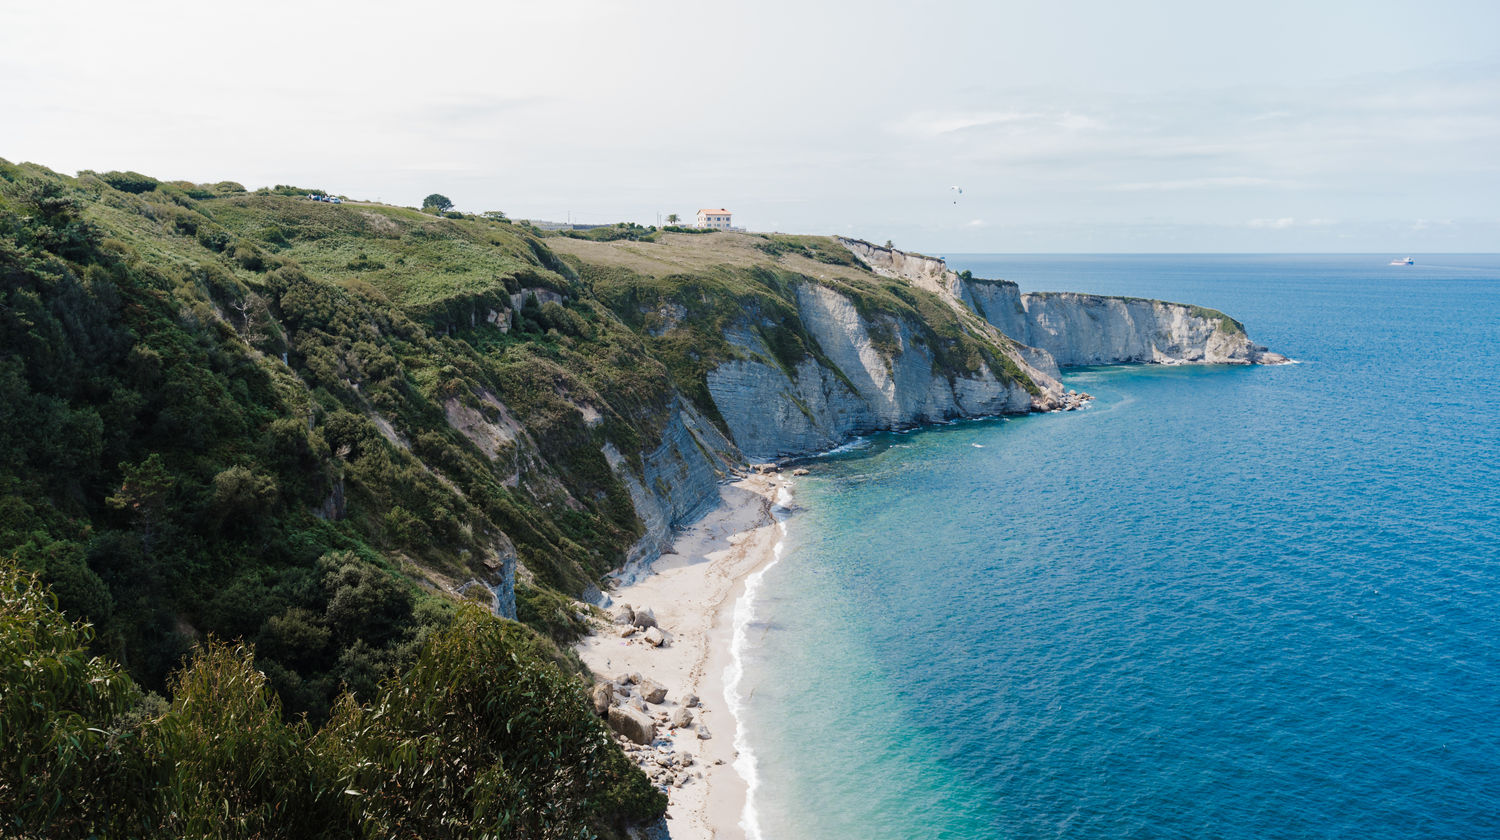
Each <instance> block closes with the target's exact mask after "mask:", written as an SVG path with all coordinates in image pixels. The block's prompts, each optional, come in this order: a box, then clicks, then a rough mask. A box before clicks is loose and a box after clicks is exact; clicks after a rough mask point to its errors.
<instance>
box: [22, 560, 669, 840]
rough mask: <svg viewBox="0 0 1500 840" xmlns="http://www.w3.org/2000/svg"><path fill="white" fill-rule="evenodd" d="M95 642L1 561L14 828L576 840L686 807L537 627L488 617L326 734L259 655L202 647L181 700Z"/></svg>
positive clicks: (182, 679) (176, 683)
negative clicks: (260, 666) (294, 706)
mask: <svg viewBox="0 0 1500 840" xmlns="http://www.w3.org/2000/svg"><path fill="white" fill-rule="evenodd" d="M91 635H92V629H91V628H90V627H89V625H87V624H83V623H74V622H70V621H69V620H68V619H67V618H66V617H64V616H63V615H62V613H60V612H59V611H58V609H57V605H56V600H55V598H53V596H52V595H51V593H50V592H48V591H47V590H46V588H45V587H43V586H42V585H41V584H40V583H39V582H38V581H37V580H36V579H35V577H34V576H32V575H28V574H26V573H24V572H22V571H21V570H20V569H19V568H18V567H17V565H16V564H15V562H14V561H12V560H9V559H3V560H0V820H3V822H0V834H4V835H6V836H10V835H11V834H19V835H21V836H46V837H59V838H70V837H79V838H82V837H95V836H109V837H167V836H170V837H215V838H220V837H222V838H240V837H243V838H250V837H258V838H259V837H320V838H361V837H364V838H375V837H391V836H421V837H434V838H441V837H453V838H457V837H494V838H518V840H519V838H565V837H587V836H591V835H592V834H594V833H595V832H601V831H602V832H605V833H614V832H615V831H616V830H618V828H619V827H620V826H621V825H622V824H623V822H624V821H634V820H641V819H648V818H651V817H654V816H656V815H658V814H660V813H661V811H662V810H663V809H664V808H665V805H666V798H665V796H664V795H663V794H662V793H661V792H660V791H657V790H656V789H655V788H653V787H651V785H650V783H649V782H648V781H647V780H646V778H645V776H644V775H643V774H641V772H640V771H639V770H638V769H637V768H635V767H634V766H632V765H630V764H629V763H628V761H627V760H626V759H625V758H624V756H623V755H622V754H621V753H620V751H619V750H618V749H616V748H614V746H613V745H612V744H611V743H610V740H609V737H608V735H607V734H606V732H605V730H604V727H603V724H602V723H601V722H600V720H599V718H598V717H596V716H595V715H594V713H593V710H592V708H591V706H590V704H589V702H588V700H587V698H586V697H585V695H584V693H583V688H582V685H581V684H580V683H579V682H578V681H577V680H575V679H573V678H571V677H569V676H567V675H565V674H564V673H563V672H562V671H561V670H559V669H558V667H557V666H556V665H555V664H554V663H553V662H552V661H550V660H549V658H548V656H547V653H546V649H545V647H544V645H543V644H542V643H541V642H540V641H539V640H538V638H537V637H536V636H535V634H534V633H532V632H531V631H529V630H527V629H526V628H524V627H522V626H521V625H519V624H515V623H513V622H506V621H503V620H501V619H497V618H494V617H493V616H491V615H489V614H488V613H486V612H484V611H483V610H481V609H479V608H477V607H473V606H465V607H463V608H461V609H460V610H459V612H458V615H457V616H456V618H455V619H454V621H453V622H452V624H451V625H449V626H448V627H447V628H446V629H445V630H443V631H441V632H440V633H437V634H435V635H433V636H432V637H430V638H429V639H428V640H427V641H426V644H425V645H424V646H423V648H422V650H421V652H420V654H419V655H418V657H417V659H416V661H415V663H414V664H413V665H412V666H411V667H410V668H409V669H407V670H406V671H404V672H402V673H399V674H396V675H393V676H392V677H390V678H388V679H387V680H386V681H385V682H384V683H382V684H381V686H380V689H379V691H378V693H377V695H376V696H375V697H374V698H373V699H372V700H371V701H370V702H369V703H368V704H363V705H362V704H360V703H359V702H358V701H356V700H355V699H354V697H353V696H352V695H350V694H347V693H346V694H344V695H343V696H342V697H341V698H340V699H339V701H338V704H337V706H336V708H335V712H334V716H333V718H332V720H330V721H329V723H328V724H327V725H326V726H324V727H323V728H322V729H321V730H317V731H315V730H314V729H313V728H312V727H311V726H310V725H309V724H308V723H307V721H306V719H300V720H296V721H292V722H287V721H286V720H285V719H283V716H282V711H281V704H280V701H279V700H278V699H277V698H276V695H275V693H274V692H272V691H271V690H270V688H269V686H268V684H267V680H266V676H265V675H264V674H262V673H261V672H259V671H257V670H255V668H254V664H253V663H254V652H253V650H252V649H251V647H250V646H249V645H247V644H243V643H240V644H226V643H222V642H216V641H209V642H208V643H206V644H204V645H200V646H199V647H198V648H196V649H195V651H194V653H193V655H192V658H191V660H190V661H189V662H188V664H187V665H186V666H185V667H184V668H183V669H182V670H181V671H179V672H178V673H177V674H176V676H175V677H174V678H173V679H172V681H171V683H170V689H171V692H172V695H173V696H172V699H171V701H170V703H167V702H165V701H163V700H162V699H161V698H159V697H157V696H155V695H151V694H145V693H143V692H141V691H140V689H139V688H137V687H136V685H135V683H134V682H133V681H132V680H131V679H130V678H129V677H128V676H126V675H125V674H123V673H122V672H121V671H120V669H119V667H118V666H116V665H114V664H113V663H110V662H108V661H106V660H105V659H103V658H100V657H92V656H89V655H88V653H87V652H86V648H87V646H88V644H89V643H90V641H91Z"/></svg>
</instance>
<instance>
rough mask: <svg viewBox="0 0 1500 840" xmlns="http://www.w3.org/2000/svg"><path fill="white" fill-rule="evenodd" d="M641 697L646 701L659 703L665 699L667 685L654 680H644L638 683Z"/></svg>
mask: <svg viewBox="0 0 1500 840" xmlns="http://www.w3.org/2000/svg"><path fill="white" fill-rule="evenodd" d="M640 690H641V698H642V699H644V700H645V701H646V702H647V703H660V702H661V701H663V700H665V699H667V687H666V686H664V685H662V684H661V683H659V682H657V681H656V680H646V681H645V682H643V683H641V685H640Z"/></svg>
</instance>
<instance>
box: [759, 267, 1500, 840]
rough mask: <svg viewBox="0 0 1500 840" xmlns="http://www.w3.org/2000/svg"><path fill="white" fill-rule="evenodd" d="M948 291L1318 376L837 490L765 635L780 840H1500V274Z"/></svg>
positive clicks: (811, 504)
mask: <svg viewBox="0 0 1500 840" xmlns="http://www.w3.org/2000/svg"><path fill="white" fill-rule="evenodd" d="M951 262H952V264H953V265H954V267H955V268H958V269H963V268H970V269H972V270H974V271H975V273H976V274H979V275H981V276H989V277H996V276H998V277H1005V278H1008V279H1013V280H1017V281H1018V282H1020V283H1021V285H1022V288H1023V289H1074V290H1080V291H1097V292H1104V293H1117V294H1132V295H1141V296H1148V297H1161V298H1167V299H1173V300H1182V301H1187V302H1192V303H1199V304H1203V305H1207V306H1215V307H1218V308H1221V309H1223V310H1225V311H1226V312H1229V313H1230V314H1232V315H1234V316H1236V317H1237V318H1239V319H1240V320H1242V321H1244V322H1245V323H1246V325H1247V326H1248V328H1249V331H1250V334H1251V335H1252V336H1253V337H1254V338H1255V339H1256V340H1258V341H1260V342H1261V343H1265V344H1268V345H1269V346H1270V347H1271V348H1272V349H1275V350H1277V351H1280V352H1283V353H1286V354H1287V355H1289V356H1291V357H1293V358H1295V359H1297V360H1299V361H1300V362H1302V364H1298V365H1290V366H1284V367H1275V368H1213V369H1210V368H1158V367H1135V368H1110V369H1104V368H1095V369H1081V370H1075V371H1071V372H1069V373H1068V375H1067V376H1066V379H1067V381H1068V384H1069V385H1070V386H1072V387H1075V388H1079V389H1081V390H1085V391H1088V392H1090V393H1092V394H1094V395H1095V396H1096V397H1097V400H1096V403H1095V405H1094V407H1092V408H1090V409H1088V410H1086V411H1083V412H1077V413H1070V414H1060V415H1047V416H1032V417H1025V418H1014V419H1008V420H1003V421H987V422H976V423H968V424H962V425H956V426H950V427H946V428H942V429H939V430H935V431H925V432H917V433H912V434H886V435H878V436H875V437H874V438H872V439H870V440H869V441H867V442H866V443H865V444H864V445H863V446H862V447H860V448H858V449H855V450H853V451H850V452H847V453H845V454H842V455H838V456H834V457H830V458H827V459H824V460H821V461H819V462H817V463H816V464H814V465H813V468H814V475H813V476H810V477H808V478H805V479H801V480H800V483H799V485H798V501H799V502H800V503H801V504H802V505H803V506H804V507H805V510H803V511H802V512H800V513H798V514H796V515H795V516H793V517H792V519H791V520H790V522H789V533H788V536H787V540H786V546H785V551H784V554H783V559H782V562H780V563H779V564H777V565H776V566H775V567H773V568H772V569H771V570H770V571H769V572H768V573H767V574H766V576H765V578H764V581H763V585H762V586H761V588H760V591H759V595H758V598H757V601H756V604H755V616H756V620H755V621H754V622H753V623H752V624H751V626H750V628H749V630H750V632H749V642H750V644H749V647H748V651H747V653H746V662H745V669H746V670H745V680H744V683H743V685H742V688H744V689H745V690H746V691H747V693H748V694H749V699H748V702H747V704H746V710H745V722H746V726H747V733H748V744H749V745H750V746H751V747H752V748H753V750H754V752H755V755H756V759H757V763H758V768H759V775H760V786H759V788H758V790H757V792H756V797H755V805H756V809H757V812H758V815H759V821H760V824H761V826H762V829H763V835H764V836H765V837H766V838H776V839H777V840H781V839H783V838H784V839H785V840H801V839H802V838H828V839H832V840H837V838H914V837H940V838H971V837H972V838H980V837H986V838H987V837H1015V838H1033V837H1035V838H1052V837H1067V838H1123V837H1140V838H1178V837H1180V838H1247V839H1248V838H1277V837H1286V838H1343V837H1348V838H1362V840H1378V839H1379V838H1440V837H1442V838H1446V837H1452V838H1474V837H1495V836H1500V597H1497V596H1500V504H1497V503H1500V490H1497V486H1500V409H1497V399H1500V394H1497V390H1500V389H1497V386H1500V257H1496V256H1493V255H1486V256H1421V255H1418V257H1417V265H1416V266H1413V267H1411V268H1405V269H1397V268H1389V267H1387V266H1385V265H1384V263H1385V262H1386V258H1380V257H1369V256H1317V257H1304V256H1292V257H1266V256H1250V257H1235V256H1214V257H1198V256H1125V257H1041V256H1028V257H1000V256H968V257H960V258H955V259H953V260H952V261H951Z"/></svg>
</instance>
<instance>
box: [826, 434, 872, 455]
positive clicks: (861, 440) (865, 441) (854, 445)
mask: <svg viewBox="0 0 1500 840" xmlns="http://www.w3.org/2000/svg"><path fill="white" fill-rule="evenodd" d="M869 445H870V439H869V438H867V437H856V438H854V439H853V440H851V441H849V442H848V443H845V444H843V445H841V446H835V447H834V448H832V449H830V450H828V451H827V452H819V453H818V454H817V457H819V458H826V457H828V456H829V455H842V454H843V453H845V452H853V451H855V450H856V449H864V448H865V447H867V446H869Z"/></svg>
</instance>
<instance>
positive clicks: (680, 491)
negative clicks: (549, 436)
mask: <svg viewBox="0 0 1500 840" xmlns="http://www.w3.org/2000/svg"><path fill="white" fill-rule="evenodd" d="M603 452H604V457H605V459H606V460H608V461H609V465H610V468H611V469H613V470H614V472H615V475H616V476H617V477H618V478H619V479H620V480H621V481H622V482H623V483H624V484H625V488H626V490H628V491H629V492H630V501H631V503H632V504H633V505H634V506H635V515H636V517H637V518H639V519H640V520H641V524H642V526H644V530H645V533H644V534H643V535H642V536H641V538H640V539H639V540H637V541H636V543H635V545H633V546H631V548H630V550H629V552H628V553H627V554H626V557H625V565H624V567H623V568H622V569H621V570H620V571H619V572H618V573H617V574H616V576H617V577H618V578H620V579H622V580H623V582H626V583H628V582H629V581H630V580H631V579H633V578H634V577H635V576H636V575H638V574H640V573H641V571H642V570H644V569H645V568H646V567H647V566H649V565H650V563H651V561H653V560H655V559H656V558H657V557H659V556H660V555H661V553H662V552H663V551H664V550H666V548H667V547H668V546H669V545H671V543H672V532H673V530H674V529H675V528H678V527H680V526H682V525H685V524H687V523H689V522H692V521H694V520H696V519H697V518H698V517H700V516H702V515H703V514H704V513H705V512H707V511H708V510H709V509H710V508H712V507H713V506H714V505H715V504H717V503H718V501H719V479H720V478H721V477H723V476H724V475H725V474H726V473H727V472H728V471H729V470H731V469H733V468H734V467H736V466H738V465H739V464H742V463H743V462H744V458H743V456H741V455H740V453H739V452H738V451H737V450H736V449H735V446H734V444H732V443H730V442H729V441H728V440H726V439H725V438H724V436H723V435H722V434H720V432H719V430H718V429H717V428H715V427H714V425H713V424H712V423H710V422H708V421H707V420H706V419H704V418H703V417H702V415H700V414H699V413H698V412H697V411H695V410H694V409H693V407H692V406H691V405H689V404H688V403H687V401H685V400H682V399H681V398H678V399H675V400H674V401H673V404H672V406H671V408H670V410H669V415H668V419H667V423H666V426H665V428H664V429H663V430H662V436H661V440H660V442H659V443H658V444H657V446H656V447H655V448H654V449H652V450H650V451H648V452H642V453H640V456H641V457H640V460H641V467H642V474H641V475H639V476H638V475H636V473H635V469H634V468H633V467H632V465H631V464H630V462H629V460H628V459H626V458H625V456H624V455H623V454H621V453H620V451H619V450H618V449H616V448H615V447H614V445H613V444H605V445H604V447H603Z"/></svg>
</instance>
